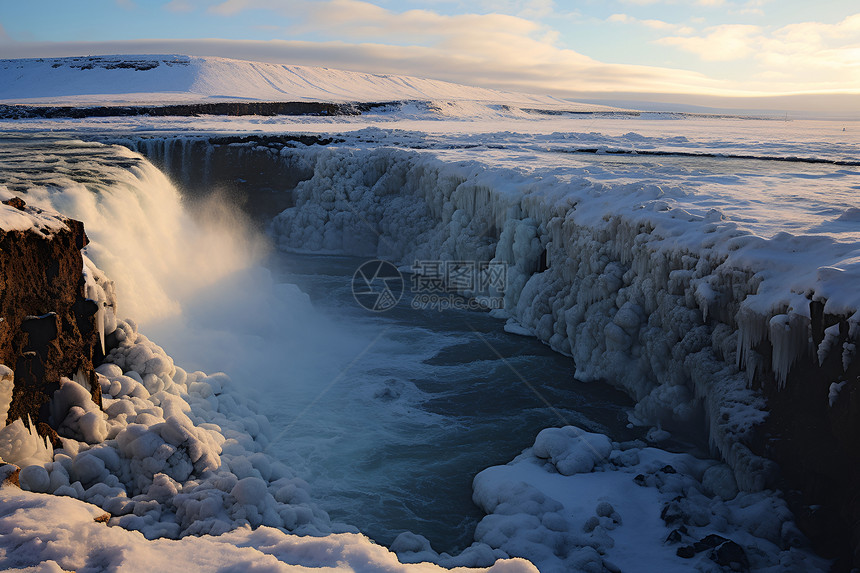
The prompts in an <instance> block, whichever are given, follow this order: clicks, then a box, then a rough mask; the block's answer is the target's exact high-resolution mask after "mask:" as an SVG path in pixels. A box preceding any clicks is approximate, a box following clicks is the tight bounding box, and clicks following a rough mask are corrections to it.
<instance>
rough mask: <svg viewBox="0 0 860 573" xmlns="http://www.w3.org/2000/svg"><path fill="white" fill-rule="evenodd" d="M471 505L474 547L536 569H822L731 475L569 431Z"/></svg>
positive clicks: (477, 488) (481, 483)
mask: <svg viewBox="0 0 860 573" xmlns="http://www.w3.org/2000/svg"><path fill="white" fill-rule="evenodd" d="M473 497H474V500H475V503H477V504H478V505H479V506H480V507H481V508H482V509H483V510H484V511H485V512H486V513H487V517H485V518H484V519H483V520H482V521H481V523H480V524H479V525H478V528H477V530H476V532H475V539H476V540H478V541H480V542H483V543H486V544H488V545H490V546H491V547H493V548H499V549H502V550H504V551H505V552H507V553H510V554H514V555H521V556H524V557H526V558H528V559H530V560H531V561H532V562H533V563H535V564H536V565H537V566H538V568H539V569H540V570H541V571H547V572H549V571H559V572H561V571H595V572H599V571H607V570H608V571H635V570H639V569H640V568H641V567H642V564H643V563H647V564H648V566H647V567H648V569H649V570H650V569H653V570H660V571H667V572H668V571H690V570H697V571H724V570H726V569H725V568H724V567H726V568H728V569H730V570H743V569H747V568H748V569H751V570H755V571H773V572H777V571H809V570H818V569H823V568H825V567H826V566H827V562H826V561H824V560H822V559H820V558H817V557H814V556H812V555H811V554H810V553H809V552H807V551H805V550H803V549H802V545H803V537H802V535H801V534H800V533H799V531H798V530H797V528H796V526H795V525H794V523H793V521H792V515H791V512H790V511H789V510H788V507H787V505H786V503H785V502H784V501H783V500H782V499H781V498H779V497H777V496H775V495H773V493H772V492H769V491H765V492H758V493H748V492H745V493H740V494H739V493H738V489H737V486H736V484H735V479H734V475H733V472H732V471H731V469H730V468H728V467H727V466H725V465H723V464H720V463H718V462H715V461H711V460H701V459H697V458H694V457H693V456H690V455H687V454H670V453H668V452H665V451H661V450H658V449H655V448H650V447H646V446H645V444H644V443H642V442H628V443H611V442H610V440H609V438H607V437H606V436H603V435H600V434H592V433H588V432H585V431H584V430H581V429H579V428H576V427H573V426H567V427H564V428H549V429H546V430H544V431H543V432H541V433H540V434H539V435H538V437H537V439H536V440H535V445H534V447H533V448H529V449H527V450H526V451H524V452H523V454H522V455H520V456H519V457H517V458H516V459H515V460H514V461H513V462H511V463H509V464H508V465H506V466H497V467H492V468H489V469H487V470H485V471H483V472H481V473H480V474H478V475H477V476H476V477H475V484H474V496H473ZM726 543H728V545H725V546H724V544H726ZM733 544H735V545H736V546H735V545H733ZM723 547H724V548H723ZM721 548H723V549H721ZM730 548H731V549H732V551H733V554H730V553H729V549H730ZM738 548H740V549H741V550H742V551H737V549H738ZM685 552H686V553H685ZM682 555H683V557H682ZM733 562H735V563H737V565H736V566H735V565H732V563H733Z"/></svg>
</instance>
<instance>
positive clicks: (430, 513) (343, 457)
mask: <svg viewBox="0 0 860 573" xmlns="http://www.w3.org/2000/svg"><path fill="white" fill-rule="evenodd" d="M4 149H5V152H4V158H3V161H4V162H6V164H7V165H9V164H11V163H13V162H14V163H16V169H17V170H18V173H19V177H18V180H14V179H12V180H10V179H9V178H7V182H8V183H7V187H9V189H10V190H12V191H16V190H17V191H26V195H24V196H25V198H26V199H27V201H28V202H32V203H33V204H38V205H42V206H44V207H48V208H51V209H54V210H58V211H61V212H63V213H65V214H67V215H68V216H71V217H74V218H78V219H80V220H83V221H84V222H85V225H86V229H87V233H88V235H89V237H90V239H91V241H92V242H91V244H90V246H89V247H87V250H88V254H89V256H90V257H91V258H93V259H94V261H95V262H96V263H97V264H98V265H99V266H100V267H101V268H102V269H103V270H104V271H105V272H106V273H107V274H108V276H110V277H116V279H115V280H116V283H117V297H118V300H119V309H120V316H130V317H132V318H135V319H136V320H138V322H139V323H140V328H141V330H142V331H143V332H144V333H145V334H147V335H148V336H149V337H150V338H152V339H153V340H154V341H156V342H157V343H159V344H160V345H162V346H164V347H165V349H166V350H167V351H168V353H169V354H170V355H171V356H172V357H173V358H174V359H175V360H176V362H177V364H179V365H181V366H183V367H185V368H186V369H187V370H189V371H190V370H193V369H198V368H199V369H205V370H207V371H213V370H223V371H225V372H227V373H228V374H229V375H230V376H231V378H233V380H234V381H235V382H236V383H238V384H240V385H241V386H242V387H243V388H244V389H245V391H246V392H247V393H248V394H249V395H250V396H252V397H254V398H255V399H256V400H257V401H258V402H259V403H260V404H261V405H262V408H263V412H264V413H265V414H266V415H267V417H268V418H269V419H270V421H271V423H272V425H273V428H274V433H275V435H276V436H277V439H276V440H274V441H273V443H272V444H271V445H270V446H269V448H268V451H269V453H271V454H273V455H275V457H276V458H278V459H281V460H283V461H285V462H287V463H288V465H289V466H290V467H292V468H294V469H295V470H296V471H297V473H298V474H299V475H300V476H301V477H304V478H305V479H306V480H307V481H309V482H310V483H311V484H312V491H313V494H314V496H315V497H317V498H318V499H319V504H320V505H321V507H323V508H324V509H326V510H327V511H328V512H329V513H330V514H331V516H332V518H333V519H335V520H338V521H341V522H344V523H347V524H349V525H351V526H357V527H358V528H359V529H360V530H361V531H363V532H365V533H367V534H368V535H370V536H372V537H373V538H374V539H377V540H378V541H380V542H383V543H391V542H392V541H393V540H394V538H395V537H396V536H397V535H398V534H399V533H401V532H403V531H407V530H410V531H414V532H416V533H419V534H421V535H424V536H426V537H427V538H429V539H430V540H431V541H432V542H433V544H434V546H435V547H436V548H437V549H439V550H442V551H447V552H451V553H456V552H457V551H458V550H462V549H463V548H465V547H467V546H468V545H469V544H471V542H472V534H473V531H474V526H475V524H476V523H477V522H478V521H479V520H480V518H481V517H482V513H481V512H480V511H479V510H478V508H477V507H475V506H474V505H473V504H472V503H471V481H472V478H473V477H474V475H475V474H476V473H477V472H479V471H480V470H482V469H484V468H485V467H487V466H490V465H494V464H499V463H504V462H506V461H507V460H509V459H511V458H512V457H514V456H515V455H516V454H517V453H519V452H520V451H521V450H522V449H523V448H524V447H526V446H528V445H529V444H530V443H531V442H532V441H533V440H534V437H535V435H536V434H537V432H538V431H539V430H541V429H543V428H545V427H547V426H551V425H560V424H564V423H576V424H578V425H581V426H583V427H588V428H589V429H592V430H594V431H602V432H609V433H611V434H614V435H618V436H621V435H628V432H627V430H626V428H625V424H626V417H625V408H626V407H628V406H629V403H628V401H627V398H626V397H625V396H623V395H622V394H621V393H620V392H617V391H614V390H612V389H611V388H609V387H606V386H602V385H601V386H587V385H582V384H580V385H577V383H575V382H574V381H573V380H571V377H570V372H571V371H572V364H571V363H570V360H569V359H567V358H564V357H562V356H560V355H558V354H555V353H553V352H552V351H550V350H549V349H547V348H546V347H545V346H543V345H542V344H540V343H539V342H537V341H536V340H534V339H531V338H525V339H524V338H521V337H518V336H515V335H510V334H506V333H504V332H501V331H500V324H501V323H499V322H498V321H497V320H495V319H491V318H489V317H488V316H486V315H484V314H481V313H474V312H469V311H459V312H452V313H444V314H443V313H439V312H438V311H434V310H427V311H423V312H422V311H414V310H411V309H409V308H408V306H406V305H404V308H402V309H400V310H396V311H393V312H390V313H386V314H382V315H378V314H374V313H370V312H368V311H366V310H364V309H362V308H361V307H359V306H358V304H357V303H356V302H355V300H354V299H353V297H352V293H351V291H350V280H351V277H352V273H353V272H354V270H355V268H357V266H359V265H360V264H361V262H363V260H362V259H354V258H352V259H351V258H347V259H343V258H332V257H322V258H319V257H317V258H314V257H309V256H306V255H305V256H299V255H285V254H283V253H273V252H270V253H269V254H268V255H265V254H264V248H263V247H264V245H263V242H262V240H261V239H260V238H259V237H257V236H255V235H254V234H253V233H252V232H251V231H246V230H245V229H247V227H248V225H246V224H245V222H244V221H242V219H241V217H237V216H233V215H232V214H231V213H230V212H228V211H227V210H225V209H221V208H219V206H218V205H215V204H213V203H212V202H208V203H207V202H206V201H205V200H199V198H198V200H196V201H194V202H192V203H188V204H187V205H185V206H183V202H182V198H181V197H180V195H179V193H178V192H177V191H176V189H175V188H174V187H173V185H172V184H171V183H170V181H169V180H168V179H167V178H166V177H165V176H164V175H163V174H162V173H161V172H160V171H158V170H157V169H155V168H154V167H153V166H152V165H151V164H150V163H149V162H147V161H146V160H144V159H143V158H141V157H140V156H139V155H137V154H136V153H133V152H130V151H128V150H127V149H125V148H121V147H117V146H103V145H99V144H85V143H82V142H68V141H51V140H45V141H40V142H35V143H34V142H32V141H30V142H27V143H26V144H21V143H20V142H19V143H17V144H16V143H15V142H10V144H9V145H7V146H5V148H4ZM34 149H39V154H40V156H39V160H38V161H31V162H30V163H29V165H30V166H31V169H30V170H29V171H28V170H22V169H21V164H20V163H19V162H23V161H25V160H24V159H23V158H24V157H26V156H28V155H29V154H31V153H32V152H33V150H34ZM46 164H47V165H50V166H51V167H50V170H46V169H45V168H44V165H46ZM25 172H26V175H25V174H24V173H25ZM237 223H238V224H237ZM269 269H271V270H269ZM296 285H299V286H296ZM300 288H301V290H300ZM303 291H304V292H303ZM305 293H308V294H309V295H310V297H309V296H308V294H305ZM488 342H489V343H490V344H491V348H488V346H487V343H488ZM497 351H498V352H501V355H496V354H495V352H497ZM521 372H526V373H527V374H528V378H529V380H528V381H526V383H524V382H523V381H522V380H521V379H520V377H521V376H522V374H521ZM532 384H534V385H535V386H537V387H539V388H540V390H539V391H540V394H541V395H540V396H539V395H536V394H535V393H533V390H532V389H530V386H531V385H532ZM571 390H573V391H571ZM541 396H542V397H541ZM542 400H549V401H551V402H552V403H553V404H554V406H555V412H553V411H552V410H550V409H548V408H546V406H545V403H544V402H543V401H542ZM559 416H561V417H559Z"/></svg>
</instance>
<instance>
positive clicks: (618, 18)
mask: <svg viewBox="0 0 860 573" xmlns="http://www.w3.org/2000/svg"><path fill="white" fill-rule="evenodd" d="M606 21H607V22H612V23H621V24H639V25H642V26H645V27H647V28H651V29H654V30H674V31H676V32H681V30H688V29H689V28H686V27H683V26H679V25H678V24H671V23H669V22H664V21H663V20H651V19H649V20H641V19H639V18H634V17H633V16H630V15H628V14H613V15H611V16H610V17H609V18H607V19H606Z"/></svg>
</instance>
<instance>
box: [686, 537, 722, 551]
mask: <svg viewBox="0 0 860 573" xmlns="http://www.w3.org/2000/svg"><path fill="white" fill-rule="evenodd" d="M726 541H728V539H726V538H725V537H723V536H721V535H716V534H713V533H712V534H711V535H707V536H705V537H703V538H702V539H701V540H699V541H697V542H695V543H694V544H693V549H695V550H696V553H699V552H700V551H705V550H706V549H713V548H714V547H717V546H719V545H722V544H723V543H725V542H726Z"/></svg>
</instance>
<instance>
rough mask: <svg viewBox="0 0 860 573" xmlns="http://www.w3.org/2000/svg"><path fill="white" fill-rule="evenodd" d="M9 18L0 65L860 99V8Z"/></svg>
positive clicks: (600, 92) (189, 2)
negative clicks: (82, 62)
mask: <svg viewBox="0 0 860 573" xmlns="http://www.w3.org/2000/svg"><path fill="white" fill-rule="evenodd" d="M0 8H2V10H0V58H18V57H43V56H62V55H75V56H79V55H95V54H114V53H137V54H140V53H183V54H189V55H210V56H222V57H231V58H239V59H249V60H258V61H267V62H275V63H290V64H301V65H316V66H326V67H331V68H340V69H347V70H355V71H364V72H373V73H393V74H406V75H412V76H419V77H429V78H435V79H443V80H448V81H453V82H457V83H464V84H469V85H478V86H483V87H493V88H500V89H510V90H516V91H526V92H531V93H548V94H552V95H557V96H561V97H580V98H583V97H594V98H604V99H605V98H615V99H637V98H639V99H654V98H659V97H662V98H663V99H670V98H671V97H675V98H676V99H677V100H678V101H695V102H699V103H707V102H708V101H709V99H708V98H718V97H723V98H725V97H731V98H743V97H753V98H755V97H759V96H775V95H784V94H795V99H802V98H803V97H806V96H804V95H797V94H811V93H814V94H820V93H826V94H831V95H830V96H828V97H829V98H830V99H829V100H827V101H831V102H847V101H853V102H855V104H856V102H860V2H858V1H857V0H815V1H810V0H579V1H567V2H565V1H561V0H559V1H553V0H493V1H483V0H477V1H473V2H461V1H459V0H424V1H416V0H372V1H368V0H170V1H165V0H161V1H144V0H87V1H79V2H78V1H76V2H69V1H68V0H33V1H30V2H19V1H16V0H0ZM691 94H693V95H696V96H697V98H694V99H690V98H686V99H685V97H686V96H688V95H691ZM738 101H746V100H741V99H738ZM828 105H830V104H828ZM852 105H854V104H852ZM855 107H857V106H856V105H855Z"/></svg>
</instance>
